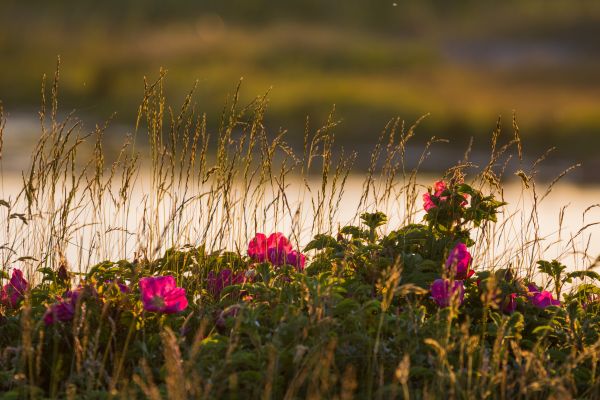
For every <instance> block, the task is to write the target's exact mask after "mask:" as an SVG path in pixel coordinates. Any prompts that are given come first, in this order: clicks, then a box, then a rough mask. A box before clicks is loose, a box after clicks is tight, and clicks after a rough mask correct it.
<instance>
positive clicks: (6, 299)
mask: <svg viewBox="0 0 600 400" xmlns="http://www.w3.org/2000/svg"><path fill="white" fill-rule="evenodd" d="M28 287H29V284H28V282H27V281H26V280H25V278H23V272H22V271H21V270H20V269H16V268H15V269H13V272H12V277H11V278H10V281H9V282H8V283H7V284H6V285H4V286H3V287H2V289H1V291H0V302H2V304H4V305H6V306H7V307H11V308H17V305H18V304H19V302H20V301H21V300H22V299H23V297H24V296H25V292H26V291H27V288H28Z"/></svg>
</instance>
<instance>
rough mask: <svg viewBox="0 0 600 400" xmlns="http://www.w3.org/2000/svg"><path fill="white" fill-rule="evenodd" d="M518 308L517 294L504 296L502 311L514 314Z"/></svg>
mask: <svg viewBox="0 0 600 400" xmlns="http://www.w3.org/2000/svg"><path fill="white" fill-rule="evenodd" d="M516 309H517V294H516V293H511V294H509V295H508V296H506V297H505V298H504V301H503V302H502V312H503V313H505V314H512V313H514V312H515V310H516Z"/></svg>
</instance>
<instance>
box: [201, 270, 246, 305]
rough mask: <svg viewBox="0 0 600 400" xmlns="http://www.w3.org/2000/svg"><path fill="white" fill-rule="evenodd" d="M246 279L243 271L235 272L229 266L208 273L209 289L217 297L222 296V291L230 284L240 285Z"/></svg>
mask: <svg viewBox="0 0 600 400" xmlns="http://www.w3.org/2000/svg"><path fill="white" fill-rule="evenodd" d="M245 281H246V275H245V273H243V272H238V273H236V274H234V273H233V272H232V271H231V270H230V269H229V268H227V269H224V270H222V271H220V272H219V273H217V274H215V273H214V272H213V271H210V272H209V273H208V278H207V287H208V291H209V292H210V293H211V294H212V295H213V296H214V297H215V298H216V299H218V298H220V295H221V291H222V290H223V289H224V288H225V287H227V286H230V285H240V284H242V283H244V282H245Z"/></svg>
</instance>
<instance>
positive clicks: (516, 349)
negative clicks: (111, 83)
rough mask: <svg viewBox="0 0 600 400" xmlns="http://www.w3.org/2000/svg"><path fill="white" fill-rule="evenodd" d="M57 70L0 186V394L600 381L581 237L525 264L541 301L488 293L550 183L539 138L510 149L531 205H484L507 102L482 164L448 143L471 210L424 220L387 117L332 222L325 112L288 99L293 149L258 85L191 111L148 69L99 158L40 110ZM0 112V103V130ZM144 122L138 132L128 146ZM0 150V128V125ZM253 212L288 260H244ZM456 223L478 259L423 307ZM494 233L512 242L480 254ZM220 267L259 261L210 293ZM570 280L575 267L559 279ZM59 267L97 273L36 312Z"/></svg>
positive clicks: (346, 170) (496, 173) (455, 178)
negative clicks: (521, 208)
mask: <svg viewBox="0 0 600 400" xmlns="http://www.w3.org/2000/svg"><path fill="white" fill-rule="evenodd" d="M58 83H59V73H58V72H57V73H56V76H55V78H54V80H53V82H52V84H51V86H50V87H48V88H43V90H42V93H43V94H44V96H46V95H47V93H49V95H48V97H44V100H43V105H42V110H41V113H40V121H41V127H42V131H41V136H40V139H39V141H38V143H37V147H36V149H35V151H34V152H33V154H32V158H31V167H30V169H29V170H28V171H27V172H24V173H23V175H22V190H21V191H20V192H19V193H18V194H17V195H16V196H14V197H10V198H6V199H3V200H1V202H0V217H1V218H0V229H1V232H2V233H1V234H0V238H2V239H1V240H0V246H1V247H0V265H1V266H2V272H3V274H4V273H5V274H6V278H8V277H9V275H8V273H9V271H10V270H11V269H13V268H19V269H21V270H23V271H24V272H25V276H26V277H27V279H28V281H29V288H28V290H27V292H26V293H25V294H24V298H23V299H22V301H21V302H20V304H19V305H18V307H9V306H7V305H6V304H5V305H3V306H0V307H1V308H0V390H2V391H3V392H4V394H3V395H2V396H4V397H2V398H46V397H50V398H63V397H66V398H113V397H114V398H119V397H121V398H134V397H147V398H151V399H159V398H173V399H184V398H262V399H270V398H284V399H294V398H312V399H319V398H336V399H350V398H378V399H389V398H404V399H408V398H441V397H445V398H451V399H454V398H457V399H458V398H465V399H466V398H498V399H516V398H540V399H541V398H557V399H558V398H561V399H564V398H570V397H577V398H598V397H599V396H600V395H599V393H600V384H599V382H598V378H597V367H598V362H599V361H598V357H599V355H600V353H599V351H600V349H599V346H600V341H599V340H600V338H599V336H598V332H597V331H598V329H597V328H598V323H599V321H600V314H598V312H599V310H600V306H599V305H598V304H597V303H596V301H595V300H596V296H597V295H598V293H600V289H599V288H598V287H596V286H595V284H596V283H597V280H596V278H598V276H597V274H595V273H594V272H593V270H592V268H593V267H594V266H595V262H594V258H593V257H591V256H590V255H588V254H585V253H586V252H585V249H578V250H581V251H582V254H580V255H579V256H578V257H579V259H580V260H581V263H582V265H581V266H583V267H585V269H584V270H583V272H580V273H579V275H568V274H567V273H566V271H562V270H560V264H552V265H551V266H546V268H548V269H547V271H546V273H545V274H546V275H547V276H548V277H549V278H547V279H546V278H544V280H543V282H544V285H545V286H547V287H548V289H549V290H553V291H554V292H556V294H558V295H559V296H560V298H561V301H562V306H560V307H549V308H544V309H538V308H536V307H533V306H532V305H531V304H529V302H528V297H527V294H526V293H527V292H523V293H525V294H523V295H522V297H520V298H519V301H518V304H517V305H516V310H517V311H514V312H512V313H506V314H505V313H503V312H502V310H501V308H502V307H499V305H498V304H497V297H498V296H502V295H504V294H505V292H506V291H507V290H509V291H510V290H513V291H516V292H518V291H519V290H525V289H522V288H523V287H524V286H525V284H526V283H527V282H529V281H531V280H532V279H533V277H534V275H535V271H536V262H537V261H538V258H539V257H540V254H542V247H543V246H544V243H543V240H542V239H543V238H541V237H539V236H538V235H537V233H536V232H537V230H536V227H537V225H538V222H539V221H538V218H539V216H538V215H537V213H536V212H535V210H536V204H537V202H539V201H541V199H543V197H545V195H546V194H547V193H548V192H549V191H551V190H552V187H553V185H550V187H549V188H548V189H547V191H546V192H542V193H538V192H537V187H536V184H535V180H534V178H535V174H536V171H537V170H538V169H539V164H540V162H541V161H542V159H540V160H538V161H537V162H536V163H535V164H534V165H532V166H529V167H527V166H525V165H521V166H522V169H521V172H520V177H521V179H522V183H523V191H524V192H527V193H531V194H532V196H533V202H534V204H533V210H534V212H532V213H531V215H529V216H528V217H527V218H526V219H524V220H521V221H514V220H510V218H509V219H508V220H503V221H502V222H501V223H498V224H495V223H494V220H495V214H496V208H494V207H499V206H500V203H494V201H495V200H494V196H495V197H496V198H500V199H502V197H503V191H502V190H503V189H502V182H503V181H504V180H505V177H504V176H503V171H504V168H505V166H506V164H507V163H508V162H510V160H512V159H516V160H517V161H516V162H519V159H520V158H521V155H522V148H521V141H520V137H519V134H518V128H517V127H516V123H515V125H514V126H513V132H512V133H511V134H503V133H502V129H501V127H500V126H498V128H497V129H496V130H495V132H494V133H493V138H492V147H491V152H490V154H491V156H490V160H489V164H488V165H485V166H480V167H477V166H474V165H472V164H471V163H470V162H469V160H468V154H469V152H468V151H467V152H466V154H465V158H464V160H463V162H461V163H460V164H459V165H457V166H456V167H454V168H453V169H451V170H449V171H448V172H447V173H446V178H447V180H448V181H450V182H456V183H457V185H458V186H457V187H458V189H456V190H459V191H468V192H469V193H470V195H471V204H470V206H469V207H470V208H469V210H472V214H468V213H469V212H471V211H468V212H467V211H464V212H465V214H460V215H461V216H460V217H456V215H455V214H451V217H449V218H451V219H452V221H454V220H455V219H456V218H459V221H462V222H461V223H460V226H457V225H454V222H452V221H450V222H448V224H449V225H447V227H450V228H449V229H447V230H444V229H445V228H444V227H446V225H444V224H446V222H443V219H442V217H441V216H437V217H436V218H438V217H439V218H440V219H439V220H438V219H432V217H428V218H429V219H428V220H426V222H423V221H422V220H421V218H422V216H423V213H422V211H421V208H422V205H421V200H420V198H421V197H420V196H421V195H422V194H423V191H424V190H423V188H422V187H421V186H420V185H419V184H418V183H417V177H418V176H417V171H418V168H417V169H411V170H407V169H406V168H405V166H404V157H405V152H406V145H407V143H408V142H409V141H410V140H411V139H412V138H413V137H414V135H415V128H416V127H417V126H416V125H417V124H415V125H414V126H410V127H408V126H405V125H404V123H403V122H402V121H401V120H399V119H394V120H392V121H390V122H389V123H388V124H387V126H386V127H385V129H384V130H383V131H382V133H381V135H380V139H379V141H378V144H377V146H376V147H375V148H374V149H373V152H372V156H371V163H370V167H369V169H368V171H367V173H365V174H364V183H363V186H362V187H363V190H362V194H361V195H360V198H359V199H357V203H358V206H357V207H356V215H355V217H354V219H353V221H350V223H349V224H348V226H346V227H341V226H340V225H339V222H338V221H339V212H340V210H341V209H342V208H344V207H345V204H343V203H342V199H343V195H344V190H345V185H346V183H347V180H348V177H349V174H350V172H351V170H352V166H353V161H354V160H355V158H356V154H354V153H352V154H347V153H344V152H343V151H342V150H340V149H336V147H335V146H334V132H335V129H334V128H335V127H336V120H335V117H334V114H333V113H332V114H331V116H330V118H329V119H328V120H327V121H326V123H325V124H324V125H323V126H322V127H320V128H318V129H314V127H313V126H314V123H312V122H311V121H309V120H307V122H306V133H305V137H304V146H303V147H302V148H301V149H300V151H295V150H294V149H293V148H292V147H291V146H289V145H288V144H286V136H285V131H278V132H269V131H268V130H267V128H266V127H265V126H264V123H263V121H264V115H265V112H266V106H267V97H266V96H261V97H258V98H256V99H255V100H254V101H252V102H250V103H249V104H248V105H246V106H240V105H239V102H238V92H237V91H236V93H235V94H234V95H233V96H232V97H231V98H230V99H229V101H228V103H227V105H226V106H225V107H224V109H223V113H222V115H221V118H220V123H219V128H218V130H216V131H215V132H210V131H209V130H208V129H207V122H206V121H207V116H206V115H204V114H202V113H201V112H200V111H199V110H197V109H196V106H195V104H194V95H193V91H192V92H190V94H189V96H188V97H187V98H186V100H185V102H184V103H183V104H182V105H181V106H180V107H178V108H171V107H169V106H168V105H167V102H166V99H165V97H164V94H163V90H164V89H163V85H164V75H163V74H161V76H160V77H159V79H158V80H156V81H154V82H147V83H146V85H145V91H144V97H143V99H142V102H141V106H140V108H139V113H138V119H137V122H136V125H135V127H136V128H135V132H134V134H133V135H131V136H129V137H128V138H127V140H126V142H125V143H124V144H123V147H122V149H121V151H120V152H119V154H118V155H110V157H111V158H112V159H114V162H111V163H108V162H107V161H106V159H107V158H108V157H107V155H106V154H104V151H103V132H104V130H105V128H106V126H105V125H99V126H97V127H96V128H95V129H94V130H93V131H91V132H89V133H86V132H85V131H83V130H82V127H81V124H80V121H78V120H77V119H76V118H75V116H74V115H69V116H67V117H66V118H64V119H62V120H60V119H59V117H58V87H59V85H58ZM3 121H4V119H3V116H2V114H1V113H0V132H1V127H2V126H3ZM144 133H147V135H148V138H149V143H150V144H151V146H150V148H149V151H148V152H147V153H146V152H144V153H140V152H139V151H138V148H137V147H136V140H139V139H138V135H142V134H144ZM1 137H2V136H1V135H0V138H1ZM506 137H508V139H506ZM437 142H439V140H438V139H436V138H432V139H431V140H430V141H429V142H428V144H427V146H426V147H425V148H424V149H423V152H422V156H421V161H424V160H425V158H426V157H427V154H428V149H429V146H433V145H436V144H437ZM1 151H10V149H2V148H1V141H0V154H1ZM82 152H83V153H82ZM82 154H83V155H82ZM146 170H148V171H151V172H150V173H149V174H146V173H145V172H144V171H146ZM467 173H468V175H465V174H467ZM465 176H466V177H467V180H466V181H467V182H468V185H464V186H462V185H460V184H459V182H460V179H461V178H463V177H465ZM453 190H454V189H453ZM461 193H462V192H459V195H460V196H462V194H461ZM465 193H466V192H465ZM482 193H485V196H484V197H482V198H481V199H479V197H477V196H480V195H482ZM486 196H489V197H486ZM474 198H477V199H479V200H481V204H483V206H481V207H480V208H476V207H475V205H474V202H475V201H474V200H473V199H474ZM454 207H458V209H459V210H462V209H461V208H460V207H459V206H456V205H455V206H454ZM398 208H401V209H402V212H401V213H398V215H399V216H400V217H398V219H397V220H396V219H394V220H390V221H389V222H388V224H387V226H385V227H382V224H384V223H385V217H383V216H382V214H377V213H376V211H382V210H383V211H386V210H391V209H398ZM460 212H461V213H462V212H463V211H460ZM365 213H366V214H365ZM361 221H362V225H361ZM515 224H518V225H519V226H518V228H515ZM390 225H392V226H391V227H390ZM593 226H594V225H593V224H590V225H589V226H585V227H584V228H582V230H581V231H580V232H579V233H578V235H580V236H584V235H586V234H587V231H588V229H590V228H592V227H593ZM271 231H273V232H274V231H282V232H284V233H285V234H286V235H287V236H288V237H289V238H290V240H291V242H292V243H293V245H294V247H295V248H305V249H306V251H307V254H308V256H309V259H310V260H309V262H308V263H307V267H306V269H305V270H304V272H297V271H294V270H293V269H290V268H279V269H278V268H274V266H272V265H268V263H262V264H258V263H254V262H252V260H249V259H248V257H247V256H246V246H247V243H248V241H249V240H250V239H251V238H252V237H254V236H255V234H256V233H257V232H271ZM517 231H518V232H519V233H520V235H519V236H517V240H516V241H515V237H514V236H515V232H517ZM307 237H310V238H312V237H315V240H314V241H312V242H310V243H308V242H307V241H306V240H307V239H306V238H307ZM456 240H460V241H464V242H467V243H470V241H472V243H470V244H472V246H471V250H470V251H471V252H472V253H473V255H474V257H475V263H474V264H473V265H474V267H475V269H476V272H477V275H476V276H475V277H473V278H469V279H470V280H465V287H466V298H465V302H464V303H463V304H462V305H460V304H458V301H456V299H453V301H452V304H451V306H450V307H447V308H438V307H437V306H436V305H435V303H434V302H432V300H431V299H430V297H429V285H430V284H431V282H432V281H433V279H434V278H435V277H438V276H446V272H444V271H443V270H442V265H443V264H444V259H445V256H446V255H447V253H448V249H449V248H451V245H452V244H453V243H455V242H456ZM574 240H575V238H571V241H574ZM503 241H504V242H506V243H509V244H510V245H511V246H512V247H511V248H508V249H507V250H506V251H505V252H504V253H503V254H497V250H496V248H497V246H498V243H499V242H503ZM305 246H306V247H305ZM227 250H228V251H227ZM544 265H545V264H544ZM544 265H541V267H542V268H543V267H544ZM548 265H550V264H548ZM225 268H227V269H231V270H234V271H247V270H248V269H252V271H254V274H256V275H255V276H254V277H253V280H252V281H251V282H245V283H244V284H242V285H232V286H230V287H228V288H226V289H225V290H224V291H223V293H222V294H221V295H215V294H214V293H211V292H210V290H209V288H208V285H207V276H208V273H209V271H219V270H223V269H225ZM552 268H554V269H552ZM157 275H173V276H175V277H176V280H177V283H178V285H179V286H182V287H184V288H185V289H186V292H187V298H188V300H189V302H190V306H189V308H188V309H186V310H185V311H183V312H181V313H179V314H172V315H166V314H164V315H161V314H158V313H149V312H145V311H144V310H143V309H142V307H140V298H139V295H138V289H137V282H138V281H139V279H140V278H141V277H142V276H157ZM451 279H454V278H453V277H451ZM579 279H583V281H580V280H579ZM476 280H477V282H476ZM569 280H570V281H571V282H572V281H574V280H576V282H577V284H576V285H573V287H572V288H571V287H569V288H567V287H562V290H561V286H562V285H563V283H568V282H569ZM107 282H113V283H114V282H122V283H124V284H126V285H128V287H129V289H127V291H126V292H123V291H119V290H118V289H117V290H115V288H114V287H113V286H115V285H114V284H107ZM481 282H483V284H482V283H481ZM78 285H79V287H80V288H81V287H83V288H88V287H94V288H95V289H94V291H95V292H94V293H95V294H92V295H89V296H87V295H81V297H80V300H79V301H78V302H77V309H76V311H75V312H74V315H73V318H72V320H70V321H67V322H61V323H56V324H51V325H47V324H44V322H43V318H42V317H43V316H44V314H45V313H46V310H47V308H48V307H50V306H51V305H52V304H54V302H55V296H63V297H64V296H65V294H64V293H65V291H66V290H69V289H73V288H75V287H77V286H78ZM519 293H520V292H519ZM248 296H250V297H249V298H248Z"/></svg>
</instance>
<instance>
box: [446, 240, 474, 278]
mask: <svg viewBox="0 0 600 400" xmlns="http://www.w3.org/2000/svg"><path fill="white" fill-rule="evenodd" d="M472 260H473V257H471V253H469V250H467V246H466V245H465V244H464V243H458V244H457V245H456V246H454V248H453V249H452V251H450V254H449V255H448V259H447V260H446V268H448V269H449V270H453V271H454V273H455V277H456V278H457V279H467V278H469V277H470V276H471V275H473V272H474V271H472V270H471V269H470V265H471V261H472Z"/></svg>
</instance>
